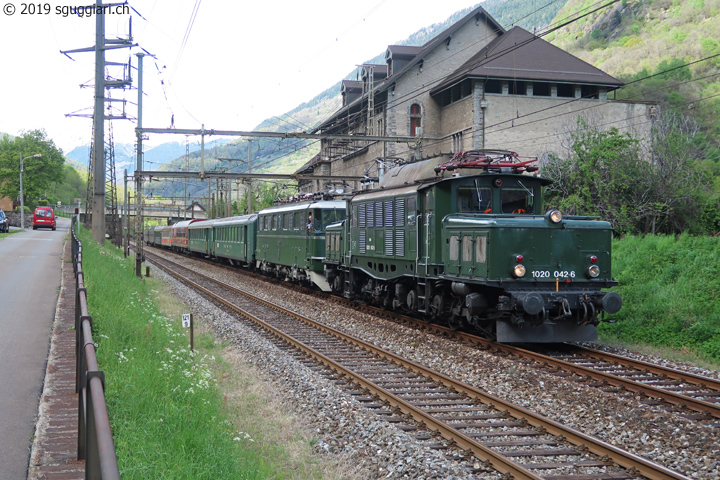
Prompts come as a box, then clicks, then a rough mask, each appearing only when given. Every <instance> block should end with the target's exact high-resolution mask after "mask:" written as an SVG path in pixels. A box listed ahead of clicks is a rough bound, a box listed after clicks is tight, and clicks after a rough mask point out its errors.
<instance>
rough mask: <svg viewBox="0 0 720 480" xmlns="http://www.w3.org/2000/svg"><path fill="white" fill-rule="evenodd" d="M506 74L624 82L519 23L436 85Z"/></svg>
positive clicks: (440, 87)
mask: <svg viewBox="0 0 720 480" xmlns="http://www.w3.org/2000/svg"><path fill="white" fill-rule="evenodd" d="M470 77H475V78H478V77H479V78H503V79H516V80H535V81H553V82H568V83H580V84H591V85H604V86H607V87H610V88H619V87H621V86H622V85H623V83H622V82H621V81H620V80H618V79H616V78H614V77H612V76H610V75H608V74H607V73H605V72H603V71H602V70H600V69H598V68H595V67H593V66H592V65H590V64H589V63H587V62H585V61H583V60H581V59H579V58H577V57H576V56H574V55H571V54H569V53H568V52H566V51H564V50H562V49H560V48H558V47H556V46H555V45H553V44H551V43H549V42H547V41H545V40H543V39H541V38H540V37H537V36H535V35H533V34H532V33H530V32H528V31H527V30H524V29H522V28H520V27H514V28H513V29H511V30H509V31H508V32H505V34H503V35H501V36H500V37H498V38H496V39H495V40H493V41H492V42H490V43H489V44H488V45H487V47H485V48H483V49H482V50H480V51H479V52H478V53H477V54H475V55H474V56H473V57H472V58H471V59H470V60H468V61H467V62H465V64H464V65H463V66H461V67H460V68H458V69H457V70H456V71H455V72H453V73H452V74H450V75H449V76H448V77H447V79H445V81H443V82H442V83H441V84H440V85H438V86H437V87H435V88H433V89H432V91H431V94H435V93H438V92H440V91H442V90H444V89H446V88H448V87H449V86H451V85H453V84H455V83H457V82H458V81H460V80H463V79H465V78H470Z"/></svg>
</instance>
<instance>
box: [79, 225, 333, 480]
mask: <svg viewBox="0 0 720 480" xmlns="http://www.w3.org/2000/svg"><path fill="white" fill-rule="evenodd" d="M80 238H81V241H82V242H83V270H84V271H85V274H86V287H87V289H88V299H89V308H90V314H91V315H92V316H93V321H94V323H93V336H94V340H95V342H96V343H97V344H98V361H99V363H100V368H101V369H103V370H105V371H106V372H107V377H106V395H107V402H108V409H109V414H110V420H111V425H112V431H113V436H114V440H115V447H116V450H117V454H118V462H119V466H120V473H121V476H122V478H123V479H133V478H142V479H148V478H153V479H165V478H168V479H170V478H172V479H221V478H233V479H256V478H258V479H259V478H262V479H283V478H323V476H324V475H326V474H327V473H325V472H324V470H323V468H325V467H324V466H320V465H319V464H318V460H317V458H315V457H312V456H311V451H312V448H311V445H310V444H311V441H309V440H307V439H306V438H303V437H302V436H301V435H299V433H298V431H297V429H296V428H295V427H294V426H291V427H290V430H291V431H292V433H291V434H288V433H287V430H288V428H287V426H286V425H285V426H284V425H282V423H288V422H287V419H286V418H285V419H283V418H280V419H279V420H278V418H276V417H273V416H272V415H268V412H267V410H268V401H267V399H266V397H265V396H264V394H265V392H259V391H258V390H257V389H256V388H255V387H252V388H251V387H250V385H255V382H254V380H251V379H249V378H248V375H249V373H248V372H244V371H242V370H240V369H242V362H235V361H233V362H232V363H228V362H227V361H225V360H224V359H223V358H222V355H223V353H224V350H226V348H225V347H226V346H224V345H219V344H217V343H216V341H215V338H214V337H213V336H212V335H210V334H209V333H207V332H205V333H203V332H202V331H198V329H197V325H196V335H195V350H196V352H195V354H191V352H190V350H189V342H188V338H187V337H186V333H185V331H184V330H183V329H182V327H181V325H180V323H181V322H180V315H179V314H180V313H181V310H182V306H179V305H178V302H177V301H173V300H172V298H171V297H170V296H169V295H168V294H167V292H165V291H164V284H162V282H160V281H158V280H154V279H149V280H147V281H140V280H139V279H138V278H137V277H135V275H134V271H135V263H134V258H128V259H124V258H123V255H122V250H119V249H116V248H115V247H113V246H110V245H109V244H108V247H107V248H105V247H100V246H99V245H98V244H97V243H95V242H94V241H92V239H91V238H90V233H89V232H88V231H87V230H85V229H81V232H80ZM196 320H197V319H196ZM200 330H201V329H200ZM280 430H284V431H285V432H286V433H284V434H278V431H280ZM283 435H284V437H283ZM288 436H292V437H294V438H289V439H288Z"/></svg>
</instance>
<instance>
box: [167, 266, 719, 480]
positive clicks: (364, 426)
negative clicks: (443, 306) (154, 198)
mask: <svg viewBox="0 0 720 480" xmlns="http://www.w3.org/2000/svg"><path fill="white" fill-rule="evenodd" d="M187 262H189V263H190V262H192V263H194V264H195V265H196V268H198V270H200V271H202V272H203V273H206V274H212V276H214V277H215V278H218V279H219V280H221V281H224V282H226V283H229V284H232V285H236V286H237V287H239V288H242V289H243V290H246V291H250V292H252V293H253V294H254V295H255V296H257V297H258V298H263V299H265V300H269V301H272V302H275V303H278V304H281V305H283V306H285V307H289V308H291V309H293V310H295V311H297V312H298V313H300V314H302V315H305V316H308V317H311V318H313V319H315V320H318V321H321V322H324V323H326V324H328V325H330V326H332V327H334V328H337V329H340V330H343V331H346V332H348V333H350V334H352V335H354V336H357V337H359V338H361V339H363V340H366V341H369V342H372V343H374V344H375V345H378V346H380V347H382V348H384V349H387V350H390V351H393V352H395V353H397V354H399V355H402V356H405V357H407V358H409V359H411V360H413V361H416V362H418V363H422V364H424V365H427V366H429V367H430V368H433V369H435V370H438V371H440V372H443V373H445V374H447V375H449V376H452V377H455V378H458V379H460V380H462V381H464V382H466V383H468V384H471V385H473V386H475V387H477V388H480V389H483V390H485V391H487V392H488V393H491V394H493V395H497V396H499V397H501V398H503V399H506V400H509V401H511V402H513V403H516V404H517V405H521V406H523V407H525V408H528V409H532V410H534V411H536V412H539V413H541V414H543V415H545V416H547V417H549V418H552V419H554V420H556V421H559V422H562V423H564V424H566V425H568V426H571V427H573V428H576V429H578V430H580V431H582V432H584V433H586V434H589V435H593V436H595V437H598V438H600V439H602V440H604V441H605V442H607V443H610V444H612V445H615V446H617V447H620V448H623V449H626V450H628V451H630V452H633V453H635V454H637V455H640V456H643V457H645V458H647V459H649V460H651V461H654V462H656V463H659V464H661V465H663V466H665V467H667V468H671V469H674V470H677V471H679V472H681V473H683V474H684V475H686V476H688V477H690V478H696V479H707V480H711V479H712V480H716V479H718V478H720V463H719V460H718V459H720V446H719V442H718V436H719V435H720V429H718V428H713V427H708V426H705V425H703V424H701V423H698V422H694V421H691V420H688V419H685V418H683V417H681V416H678V415H674V414H670V413H668V412H667V411H666V410H664V409H663V408H661V407H658V406H648V405H645V404H643V403H641V402H640V400H642V397H641V396H639V395H634V394H632V393H627V394H625V395H623V396H618V395H616V394H611V393H604V392H602V391H600V390H599V389H597V388H592V387H588V386H585V385H583V384H582V382H568V381H566V380H563V379H561V378H559V377H555V376H553V375H550V374H545V373H543V372H540V371H538V370H537V369H535V368H532V367H530V366H527V365H525V364H524V363H523V362H521V361H519V360H518V359H515V358H505V357H502V356H497V355H494V354H492V353H490V352H485V351H483V350H479V349H478V348H477V347H472V346H468V345H464V344H462V343H460V342H456V341H451V340H448V339H446V338H441V337H437V336H435V335H432V334H427V333H424V332H421V331H418V330H416V329H414V328H410V327H406V326H403V325H398V324H396V323H393V322H389V321H386V320H382V319H378V318H375V317H373V316H370V315H367V314H363V313H359V312H356V311H354V310H352V309H348V308H345V307H341V306H338V305H336V304H334V303H333V302H330V301H325V300H322V299H317V298H311V297H308V296H306V295H303V294H300V293H296V292H292V291H289V290H288V289H285V288H283V287H282V286H275V285H270V284H268V283H266V282H262V281H260V280H256V279H248V278H245V277H240V276H239V275H237V274H234V273H231V272H225V271H221V270H212V271H211V269H210V268H209V267H208V266H206V265H205V264H203V263H201V262H197V261H195V260H192V259H187ZM154 272H155V275H156V276H158V277H159V278H162V279H163V280H165V281H166V282H167V283H168V284H169V285H170V287H171V288H172V289H173V291H174V293H175V295H177V296H178V297H179V299H180V300H181V301H183V302H185V303H186V304H188V305H189V306H190V307H191V309H192V311H193V312H194V314H195V318H196V320H199V321H202V322H205V323H207V324H208V325H209V326H211V327H212V328H213V330H214V331H215V332H216V335H218V336H220V337H222V338H226V339H229V340H231V341H232V342H233V344H234V345H235V346H236V347H237V349H238V353H239V355H241V356H242V357H244V358H245V359H246V362H247V363H248V364H252V365H255V366H257V367H258V368H260V369H261V370H263V371H265V372H267V374H268V378H269V379H272V381H273V382H274V384H275V388H276V389H277V390H278V391H279V394H281V395H284V396H285V397H286V398H287V403H288V410H292V411H294V412H295V413H296V415H297V416H298V417H299V418H301V419H303V421H304V422H306V423H307V425H308V426H309V427H310V428H312V429H313V430H314V431H315V432H316V435H317V437H318V438H319V441H318V443H317V444H316V445H315V449H316V450H317V451H318V452H319V453H327V454H340V455H343V456H349V457H350V460H351V462H352V464H353V465H356V466H357V472H356V473H354V474H353V478H448V479H454V478H457V479H460V478H463V479H465V478H467V479H472V478H482V479H494V478H498V475H497V473H496V472H494V471H493V470H488V469H485V468H483V466H482V465H480V464H474V465H472V464H468V463H467V462H465V461H464V460H463V459H462V458H461V457H460V456H459V455H458V452H456V451H454V449H452V448H450V449H447V450H445V451H439V450H433V449H431V448H429V447H428V446H427V445H425V444H423V442H418V441H415V440H414V438H413V437H411V436H410V435H408V434H406V433H405V432H403V431H401V430H399V429H397V428H395V427H394V426H392V425H391V424H388V423H387V422H385V421H383V420H382V418H381V417H379V416H378V415H376V414H374V413H372V411H369V410H368V409H367V408H365V407H363V405H362V404H361V403H359V402H357V401H356V400H355V399H354V398H353V397H352V396H351V395H349V394H348V393H347V392H346V391H345V390H343V389H342V388H340V387H339V386H338V385H336V384H335V383H334V382H333V381H331V380H328V379H326V378H324V377H323V376H321V375H318V374H317V373H316V372H314V371H312V370H311V369H309V368H307V367H306V366H304V365H303V364H302V363H301V362H299V361H297V360H295V358H293V357H292V356H291V355H288V353H287V352H285V351H284V350H283V349H278V348H276V347H275V346H274V345H273V344H271V343H270V342H268V341H267V340H266V339H265V338H264V337H263V336H262V335H260V334H257V333H256V332H255V331H254V329H253V328H252V327H250V326H248V325H247V324H246V323H244V322H239V321H238V320H237V319H236V318H235V317H234V316H232V315H230V314H228V313H225V312H224V311H223V310H221V309H219V308H218V307H216V306H214V305H212V304H210V302H208V301H207V300H205V299H204V298H203V297H200V296H199V295H197V294H195V293H194V292H191V291H190V290H189V289H188V288H187V287H186V286H184V285H180V284H178V283H177V282H175V281H174V280H171V279H169V278H168V277H167V276H166V275H164V274H163V273H162V272H161V270H160V269H158V268H156V269H154ZM623 353H624V352H623ZM634 356H635V357H636V358H641V359H643V360H646V361H651V362H656V363H657V362H660V363H663V364H671V365H672V366H678V365H680V364H679V363H678V362H668V361H664V360H661V359H657V358H653V357H650V356H647V355H634ZM680 366H681V367H683V368H685V369H687V370H688V371H692V372H693V373H698V374H701V375H713V376H716V377H717V376H718V372H712V371H706V370H704V369H698V368H697V367H694V366H692V365H680Z"/></svg>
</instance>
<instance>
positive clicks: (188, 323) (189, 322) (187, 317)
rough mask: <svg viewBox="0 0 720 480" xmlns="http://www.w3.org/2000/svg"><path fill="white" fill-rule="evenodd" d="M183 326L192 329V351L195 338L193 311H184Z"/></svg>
mask: <svg viewBox="0 0 720 480" xmlns="http://www.w3.org/2000/svg"><path fill="white" fill-rule="evenodd" d="M182 326H183V328H189V329H190V351H191V352H192V351H194V339H193V329H194V325H193V316H192V313H183V315H182Z"/></svg>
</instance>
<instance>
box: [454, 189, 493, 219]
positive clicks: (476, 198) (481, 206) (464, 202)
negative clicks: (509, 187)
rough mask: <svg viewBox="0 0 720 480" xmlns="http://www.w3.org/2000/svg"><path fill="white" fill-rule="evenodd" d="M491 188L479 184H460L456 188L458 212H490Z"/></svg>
mask: <svg viewBox="0 0 720 480" xmlns="http://www.w3.org/2000/svg"><path fill="white" fill-rule="evenodd" d="M491 200H492V190H491V189H489V188H486V187H483V188H480V186H479V185H477V184H476V185H472V186H471V185H461V186H459V187H458V190H457V212H458V213H490V210H491V207H492V203H491Z"/></svg>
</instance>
